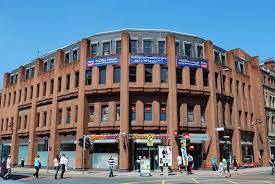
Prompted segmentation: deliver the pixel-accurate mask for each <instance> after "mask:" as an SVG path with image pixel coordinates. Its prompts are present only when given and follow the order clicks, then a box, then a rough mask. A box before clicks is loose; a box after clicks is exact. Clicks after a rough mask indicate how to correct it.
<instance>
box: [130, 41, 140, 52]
mask: <svg viewBox="0 0 275 184" xmlns="http://www.w3.org/2000/svg"><path fill="white" fill-rule="evenodd" d="M137 43H138V42H137V40H131V43H130V48H131V54H136V53H137V48H138V45H137Z"/></svg>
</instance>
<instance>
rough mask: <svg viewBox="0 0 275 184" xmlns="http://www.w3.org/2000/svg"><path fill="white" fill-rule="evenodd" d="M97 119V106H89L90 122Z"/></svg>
mask: <svg viewBox="0 0 275 184" xmlns="http://www.w3.org/2000/svg"><path fill="white" fill-rule="evenodd" d="M94 120H95V107H94V106H93V105H91V106H89V122H94Z"/></svg>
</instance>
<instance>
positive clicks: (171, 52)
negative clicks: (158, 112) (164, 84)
mask: <svg viewBox="0 0 275 184" xmlns="http://www.w3.org/2000/svg"><path fill="white" fill-rule="evenodd" d="M166 43H167V47H166V48H167V49H166V50H167V58H168V87H169V93H168V102H167V103H168V107H169V108H168V121H167V123H168V125H167V134H168V135H169V144H170V145H171V146H172V149H173V166H172V169H176V167H177V155H178V154H179V148H178V143H177V138H176V137H175V134H174V131H178V110H177V108H178V105H177V104H178V103H177V78H176V49H175V36H174V35H173V34H168V35H167V37H166Z"/></svg>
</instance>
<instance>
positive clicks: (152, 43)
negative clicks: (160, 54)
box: [142, 38, 154, 55]
mask: <svg viewBox="0 0 275 184" xmlns="http://www.w3.org/2000/svg"><path fill="white" fill-rule="evenodd" d="M146 41H150V42H151V52H150V53H145V47H144V43H145V42H146ZM153 47H154V41H153V38H142V52H143V54H145V55H146V54H148V55H150V54H153V52H154V51H153Z"/></svg>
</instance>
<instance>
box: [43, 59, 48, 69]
mask: <svg viewBox="0 0 275 184" xmlns="http://www.w3.org/2000/svg"><path fill="white" fill-rule="evenodd" d="M47 71H48V62H47V61H44V63H43V72H47Z"/></svg>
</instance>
